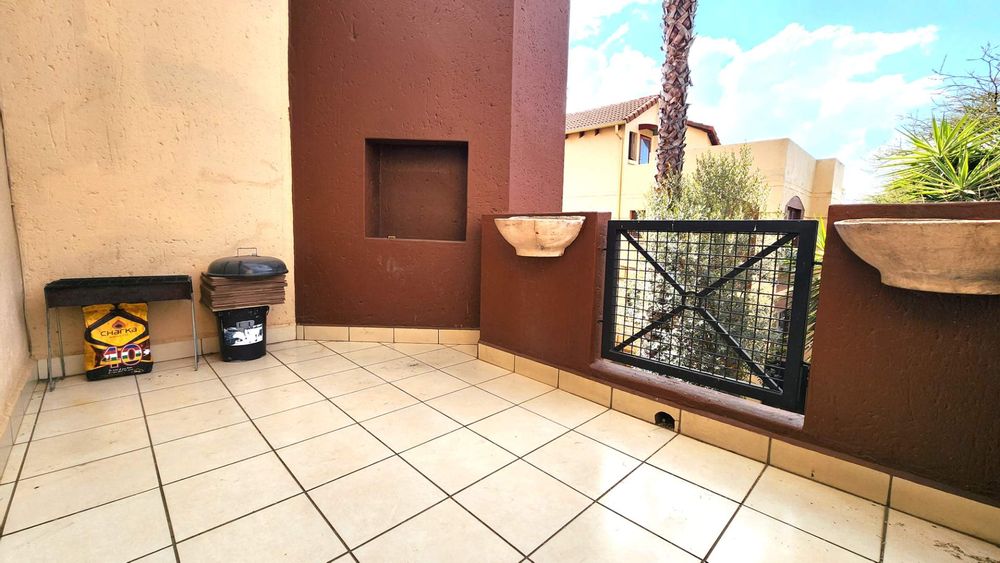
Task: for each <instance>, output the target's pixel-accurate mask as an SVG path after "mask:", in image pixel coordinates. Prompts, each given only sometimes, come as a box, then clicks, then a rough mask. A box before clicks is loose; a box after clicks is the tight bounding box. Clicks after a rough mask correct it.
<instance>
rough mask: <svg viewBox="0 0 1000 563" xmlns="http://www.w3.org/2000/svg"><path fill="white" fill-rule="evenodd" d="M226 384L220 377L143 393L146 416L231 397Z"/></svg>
mask: <svg viewBox="0 0 1000 563" xmlns="http://www.w3.org/2000/svg"><path fill="white" fill-rule="evenodd" d="M229 396H230V395H229V391H228V390H227V389H226V386H225V385H223V384H222V382H221V381H219V380H218V379H210V380H208V381H201V382H198V383H189V384H187V385H178V386H177V387H168V388H167V389H159V390H157V391H150V392H149V393H143V394H142V405H143V408H145V409H146V416H149V415H153V414H157V413H161V412H166V411H170V410H174V409H180V408H184V407H190V406H191V405H198V404H201V403H208V402H210V401H218V400H219V399H225V398H226V397H229Z"/></svg>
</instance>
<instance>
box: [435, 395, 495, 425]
mask: <svg viewBox="0 0 1000 563" xmlns="http://www.w3.org/2000/svg"><path fill="white" fill-rule="evenodd" d="M427 404H428V405H430V406H432V407H434V408H435V409H437V410H439V411H441V412H443V413H444V414H446V415H448V416H450V417H451V418H453V419H455V420H457V421H458V422H460V423H462V424H472V423H473V422H476V421H477V420H482V419H484V418H486V417H488V416H490V415H492V414H496V413H498V412H500V411H502V410H504V409H506V408H510V407H511V406H513V403H511V402H508V401H505V400H503V399H501V398H500V397H497V396H496V395H493V394H492V393H487V392H486V391H483V390H482V389H480V388H478V387H466V388H465V389H462V390H461V391H455V392H454V393H448V394H447V395H443V396H441V397H438V398H437V399H432V400H430V401H427Z"/></svg>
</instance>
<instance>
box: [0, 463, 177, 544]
mask: <svg viewBox="0 0 1000 563" xmlns="http://www.w3.org/2000/svg"><path fill="white" fill-rule="evenodd" d="M137 451H141V450H134V451H133V453H134V452H137ZM157 487H158V486H157V485H154V486H152V487H150V488H148V489H143V490H141V491H136V492H134V493H129V494H127V495H124V496H121V497H118V498H114V499H111V500H106V501H104V502H102V503H99V504H95V505H94V506H88V507H87V508H81V509H79V510H74V511H73V512H67V513H65V514H60V515H59V516H56V517H53V518H49V519H48V520H45V521H43V522H37V523H35V524H32V525H30V526H25V527H23V528H18V529H17V530H14V531H13V532H5V533H4V535H5V536H9V535H13V534H19V533H21V532H24V531H26V530H30V529H32V528H37V527H39V526H44V525H46V524H51V523H52V522H55V521H56V520H62V519H63V518H68V517H70V516H75V515H77V514H82V513H84V512H87V511H88V510H94V509H95V508H101V507H102V506H107V505H109V504H114V503H116V502H118V501H121V500H125V499H129V498H132V497H135V496H139V495H142V494H146V493H148V492H150V491H155V490H157ZM166 547H167V546H163V547H160V548H157V549H156V550H155V551H159V550H161V549H164V548H166Z"/></svg>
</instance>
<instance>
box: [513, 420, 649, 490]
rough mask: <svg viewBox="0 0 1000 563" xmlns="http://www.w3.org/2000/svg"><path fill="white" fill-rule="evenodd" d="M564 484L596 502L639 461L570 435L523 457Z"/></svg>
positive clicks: (579, 435) (591, 441)
mask: <svg viewBox="0 0 1000 563" xmlns="http://www.w3.org/2000/svg"><path fill="white" fill-rule="evenodd" d="M525 460H526V461H528V462H529V463H531V464H532V465H534V466H536V467H538V468H540V469H541V470H542V471H545V472H546V473H548V474H549V475H552V476H553V477H555V478H556V479H559V480H560V481H562V482H563V483H566V484H567V485H569V486H571V487H573V488H574V489H576V490H578V491H580V492H582V493H583V494H585V495H587V496H589V497H590V498H594V499H596V498H597V497H599V496H601V495H603V494H604V493H605V492H607V491H608V489H610V488H611V487H613V486H614V485H615V483H617V482H618V481H620V480H621V479H622V478H623V477H625V475H627V474H628V472H629V471H632V470H633V469H635V468H636V467H638V465H639V463H640V462H639V460H637V459H635V458H633V457H630V456H627V455H625V454H623V453H621V452H619V451H618V450H615V449H612V448H609V447H608V446H605V445H604V444H601V443H600V442H597V441H595V440H591V439H590V438H588V437H586V436H584V435H582V434H578V433H576V432H569V433H567V434H565V435H563V436H560V437H559V438H556V439H555V440H553V441H552V442H549V443H548V444H546V445H544V446H542V447H541V448H539V449H538V450H536V451H534V452H532V453H531V454H530V455H528V456H527V457H526V458H525Z"/></svg>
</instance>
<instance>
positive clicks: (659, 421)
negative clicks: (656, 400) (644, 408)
mask: <svg viewBox="0 0 1000 563" xmlns="http://www.w3.org/2000/svg"><path fill="white" fill-rule="evenodd" d="M655 420H656V425H657V426H662V427H664V428H666V429H667V430H673V429H674V417H672V416H670V415H669V414H667V413H665V412H663V411H660V412H658V413H656V418H655Z"/></svg>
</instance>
